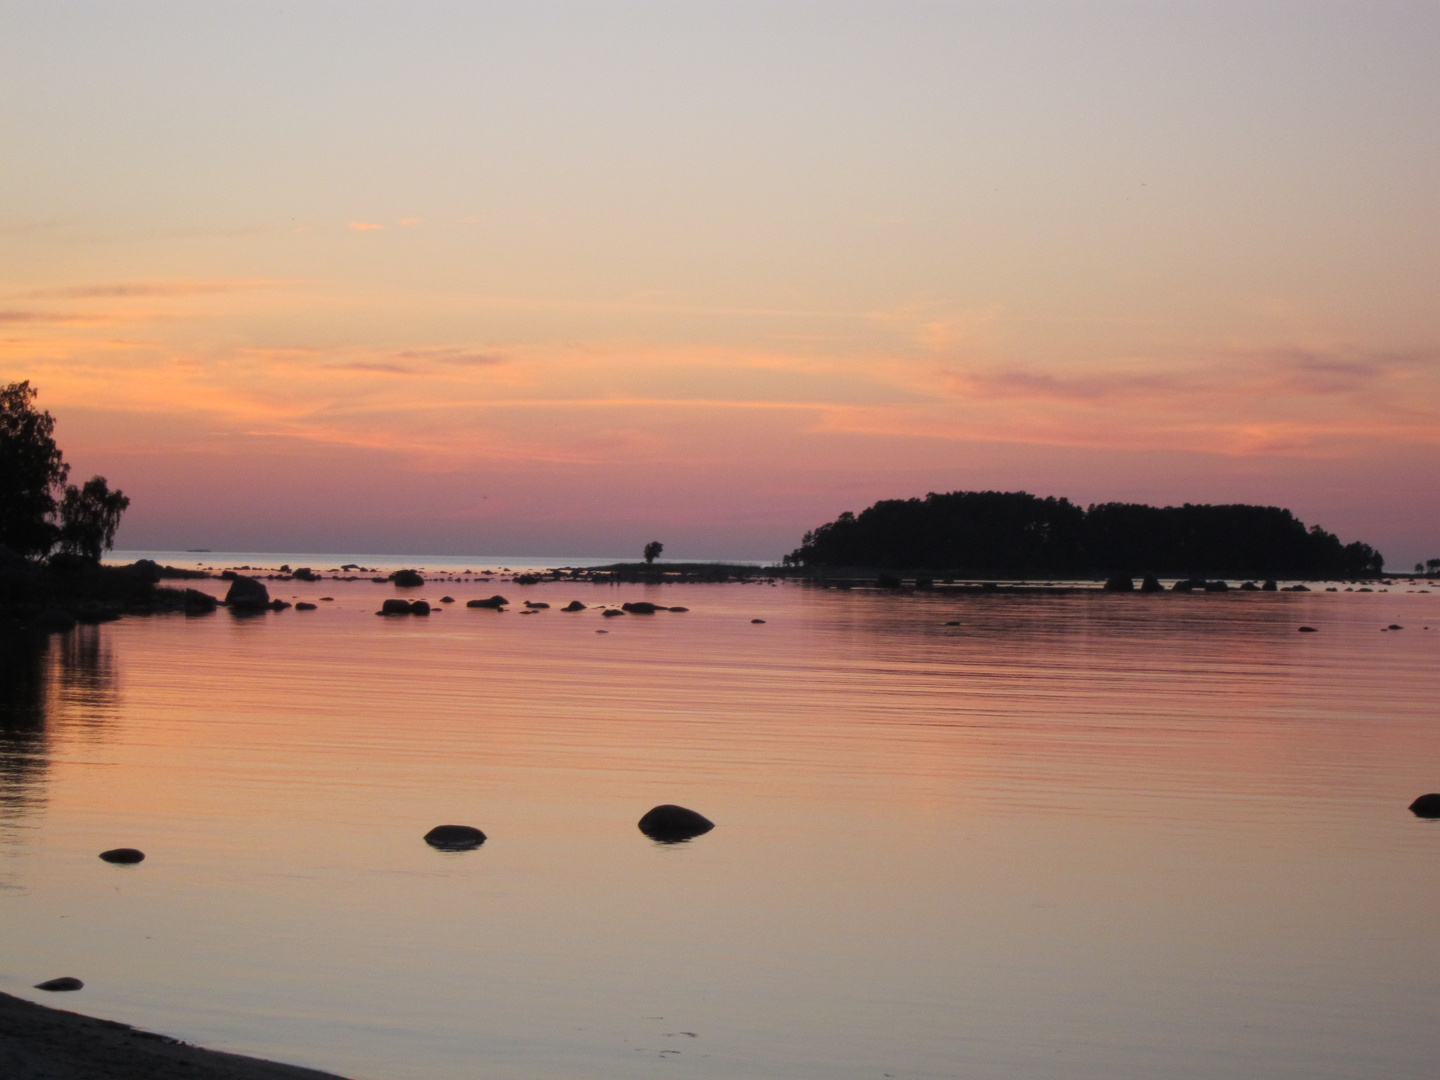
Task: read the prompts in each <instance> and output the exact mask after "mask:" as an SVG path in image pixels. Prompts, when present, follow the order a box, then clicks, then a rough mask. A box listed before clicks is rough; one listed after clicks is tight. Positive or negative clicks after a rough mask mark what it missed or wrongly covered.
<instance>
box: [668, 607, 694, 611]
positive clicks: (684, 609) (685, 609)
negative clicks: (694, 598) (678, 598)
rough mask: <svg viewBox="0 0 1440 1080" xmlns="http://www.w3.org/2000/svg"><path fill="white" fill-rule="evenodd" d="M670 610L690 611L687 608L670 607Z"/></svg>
mask: <svg viewBox="0 0 1440 1080" xmlns="http://www.w3.org/2000/svg"><path fill="white" fill-rule="evenodd" d="M670 610H671V611H689V610H690V609H689V608H688V607H672V608H671V609H670Z"/></svg>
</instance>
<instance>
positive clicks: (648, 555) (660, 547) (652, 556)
mask: <svg viewBox="0 0 1440 1080" xmlns="http://www.w3.org/2000/svg"><path fill="white" fill-rule="evenodd" d="M664 550H665V545H664V544H662V543H660V541H659V540H651V541H650V542H649V543H648V544H646V545H645V561H646V562H647V563H653V562H654V561H655V560H656V559H658V558H659V557H660V552H662V551H664Z"/></svg>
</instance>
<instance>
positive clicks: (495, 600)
mask: <svg viewBox="0 0 1440 1080" xmlns="http://www.w3.org/2000/svg"><path fill="white" fill-rule="evenodd" d="M508 603H510V601H509V600H506V599H505V597H503V596H492V597H490V599H488V600H471V601H468V602H467V603H466V604H465V606H466V607H474V608H494V609H496V610H497V611H498V610H499V609H500V608H503V607H504V606H505V605H506V604H508Z"/></svg>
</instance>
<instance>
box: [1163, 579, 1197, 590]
mask: <svg viewBox="0 0 1440 1080" xmlns="http://www.w3.org/2000/svg"><path fill="white" fill-rule="evenodd" d="M1204 584H1205V582H1203V581H1197V580H1196V579H1195V578H1181V579H1180V580H1179V581H1177V582H1175V584H1174V585H1171V586H1170V591H1171V592H1194V591H1195V587H1196V586H1197V585H1200V586H1204Z"/></svg>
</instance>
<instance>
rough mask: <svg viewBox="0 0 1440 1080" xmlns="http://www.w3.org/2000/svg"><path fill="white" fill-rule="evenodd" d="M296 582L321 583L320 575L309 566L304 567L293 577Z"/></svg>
mask: <svg viewBox="0 0 1440 1080" xmlns="http://www.w3.org/2000/svg"><path fill="white" fill-rule="evenodd" d="M292 576H293V577H294V578H295V580H296V581H319V580H320V575H319V574H317V573H315V571H314V570H311V569H310V567H308V566H302V567H300V569H299V570H296V571H295V573H294V574H293V575H292Z"/></svg>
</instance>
